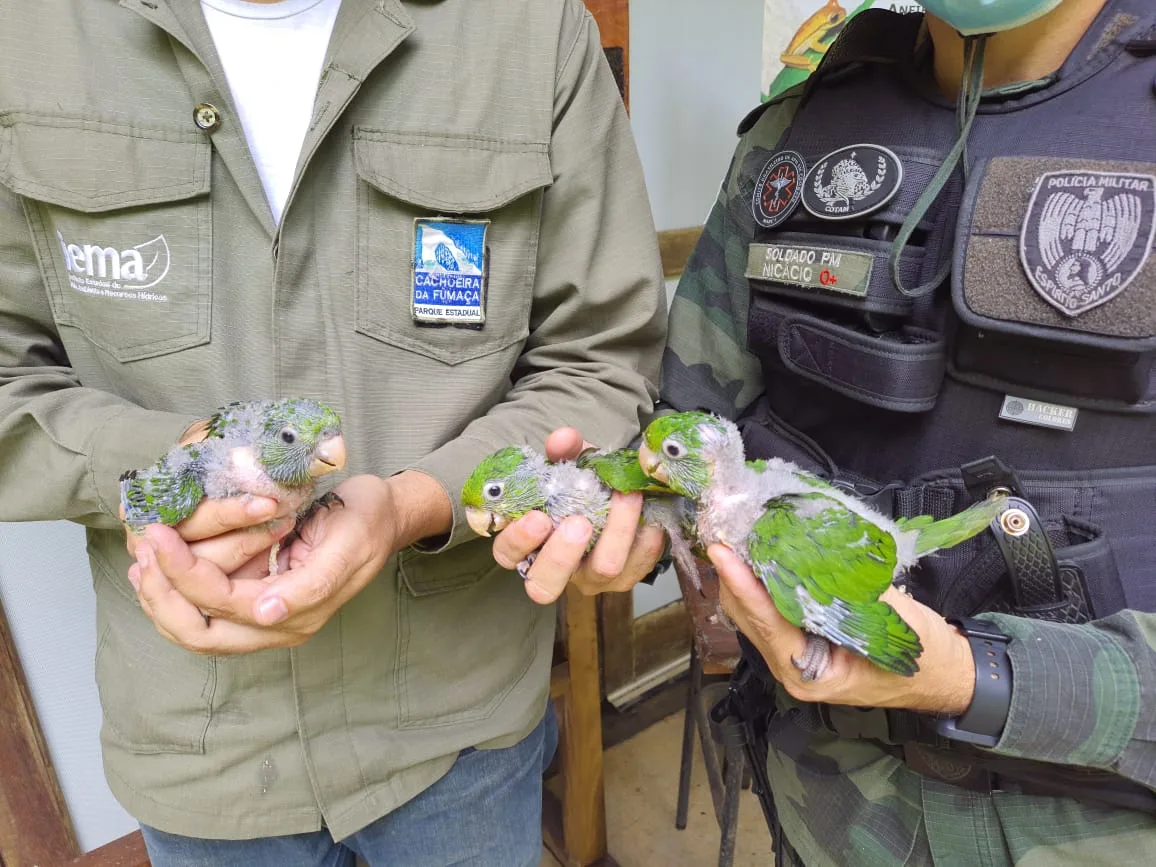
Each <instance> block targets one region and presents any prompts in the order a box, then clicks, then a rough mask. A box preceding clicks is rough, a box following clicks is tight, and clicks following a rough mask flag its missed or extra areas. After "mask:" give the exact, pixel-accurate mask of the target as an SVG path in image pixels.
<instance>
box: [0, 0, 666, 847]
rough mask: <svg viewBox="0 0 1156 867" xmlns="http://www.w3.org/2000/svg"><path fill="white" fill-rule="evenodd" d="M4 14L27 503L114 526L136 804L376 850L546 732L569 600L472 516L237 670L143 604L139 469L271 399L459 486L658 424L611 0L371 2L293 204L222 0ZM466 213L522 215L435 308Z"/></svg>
mask: <svg viewBox="0 0 1156 867" xmlns="http://www.w3.org/2000/svg"><path fill="white" fill-rule="evenodd" d="M0 21H3V22H4V23H3V26H2V27H0V520H4V521H14V520H45V519H70V520H73V521H77V522H80V523H82V524H85V525H86V526H87V527H88V528H89V532H88V550H89V554H90V556H91V562H92V566H93V575H94V583H95V588H96V599H97V618H98V636H99V645H98V650H97V660H96V669H97V671H96V675H97V682H98V686H99V689H100V696H101V702H102V706H103V710H104V725H103V729H102V742H103V747H104V758H105V766H106V770H107V774H108V779H109V781H110V784H111V786H112V789H113V791H114V793H115V794H116V796H117V797H118V798H119V799H120V801H121V802H122V803H123V804H124V806H125V807H126V808H127V809H128V810H129V812H131V813H132V814H133V815H134V816H135V817H136V818H138V819H139V820H140V821H142V822H145V823H147V824H150V825H153V826H156V827H159V828H161V829H163V830H166V831H169V832H173V833H179V834H185V835H192V836H202V837H223V838H230V837H252V836H266V835H275V834H290V833H297V832H304V831H310V830H315V829H318V828H320V827H322V826H323V825H324V826H327V827H328V828H329V829H330V830H331V831H332V833H333V834H334V835H335V836H336V837H337V838H341V837H343V836H346V835H348V834H350V833H352V832H354V831H356V830H357V829H359V828H360V827H362V826H364V825H366V824H367V823H369V822H371V821H373V820H374V819H376V818H378V817H380V816H382V815H384V814H385V813H387V812H389V811H390V810H392V809H393V808H395V807H397V806H398V805H399V804H401V803H402V802H404V801H405V800H407V799H409V798H411V797H413V796H414V795H415V794H417V793H418V792H420V791H421V790H422V789H424V788H425V787H427V786H429V785H430V784H431V783H432V782H434V781H435V780H436V779H438V778H439V777H440V776H441V775H442V774H444V773H445V772H446V770H447V769H448V768H449V767H450V766H451V764H452V763H453V760H454V758H455V756H456V753H457V751H458V750H460V749H461V748H464V747H466V746H469V745H482V746H500V745H504V744H509V743H512V742H513V741H515V740H516V739H518V738H520V737H521V736H522V735H524V734H525V733H526V732H528V731H529V730H530V729H531V728H532V727H533V726H534V725H535V724H536V723H537V721H538V720H539V719H540V718H541V714H542V710H543V707H544V704H545V701H546V694H547V687H548V671H549V666H550V661H551V660H550V657H551V646H552V638H553V626H554V614H553V609H552V608H549V607H539V606H536V605H534V604H533V603H531V602H530V601H529V600H528V599H527V597H526V594H525V592H524V590H523V588H522V582H521V581H520V580H519V579H518V578H517V577H516V576H515V575H512V574H511V573H508V572H505V571H503V570H501V569H500V568H498V567H497V566H496V565H495V564H494V562H493V560H492V558H491V556H490V548H489V543H488V542H487V541H485V540H480V539H476V538H475V537H473V535H472V534H471V532H470V531H469V528H468V526H467V525H466V523H465V521H464V517H463V515H462V514H461V512H460V509H458V511H456V513H455V522H454V528H453V531H452V533H451V534H450V537H449V538H448V539H447V540H445V541H444V545H441V547H440V548H439V549H438V550H437V551H436V552H429V553H427V552H419V551H416V550H407V551H405V552H402V553H401V554H400V555H399V556H397V557H394V558H392V559H391V560H390V561H389V563H388V564H387V566H386V567H385V569H384V570H383V571H382V574H381V575H380V576H378V578H377V579H376V580H375V581H374V582H372V583H371V584H370V586H369V587H367V588H366V589H365V590H364V591H363V592H362V593H361V594H360V595H359V596H358V597H357V598H356V599H354V600H353V601H352V602H350V603H349V604H347V605H346V606H345V607H344V609H342V610H341V611H340V612H339V613H338V614H337V615H336V616H335V617H334V618H333V619H332V621H331V622H330V623H329V624H328V625H327V626H326V627H325V628H324V629H323V630H322V631H321V632H320V633H319V634H317V635H316V636H315V637H314V638H312V639H311V640H310V641H308V642H307V643H306V644H304V645H302V646H301V647H298V648H296V649H294V650H289V651H284V650H271V651H264V652H260V653H254V654H250V655H245V656H237V657H227V658H226V657H221V658H212V657H203V656H197V655H194V654H191V653H188V652H186V651H184V650H182V649H180V648H178V647H176V646H174V645H173V644H170V643H168V642H167V641H166V640H164V639H163V638H161V637H160V636H159V635H158V633H157V632H156V630H155V628H154V627H153V625H152V624H151V622H150V621H149V620H148V619H147V617H146V616H145V615H144V614H143V613H142V611H141V610H140V607H139V605H138V604H137V601H136V597H135V594H134V593H133V591H132V589H131V587H130V586H129V584H128V582H127V579H126V576H125V573H126V570H127V568H128V566H129V562H128V559H127V555H126V554H125V552H124V545H123V536H122V533H121V531H120V529H119V524H118V521H117V518H116V512H117V502H118V486H117V477H118V476H119V475H120V473H121V472H122V471H123V470H125V469H127V468H130V467H136V466H142V465H145V464H147V463H149V462H151V461H152V460H154V459H155V458H156V457H158V456H159V454H160V453H161V452H162V451H163V450H164V449H165V448H167V447H168V446H169V445H170V444H171V443H172V442H173V441H174V439H175V438H176V437H177V436H178V435H179V433H180V431H181V430H182V429H183V428H184V427H185V426H186V425H187V424H188V423H189V422H190V421H191V420H192V419H193V418H195V417H200V416H203V415H205V414H206V413H207V412H209V411H211V410H212V409H213V408H215V407H216V406H219V405H220V404H222V403H224V402H226V401H228V400H233V399H240V398H256V397H280V396H289V395H301V396H306V397H312V398H316V399H320V400H324V401H326V402H327V403H329V404H331V405H332V406H334V408H336V409H337V410H338V411H339V412H340V413H341V414H342V416H343V419H344V422H345V429H346V441H347V445H348V450H349V455H350V466H349V471H350V472H353V473H364V472H373V473H379V474H388V473H393V472H396V471H398V470H401V469H405V468H416V469H419V470H422V471H424V472H426V473H428V474H430V475H431V476H433V477H434V478H436V479H438V480H439V481H440V482H441V484H443V485H444V487H445V489H446V491H447V493H448V494H449V495H450V498H451V500H452V501H454V502H455V504H456V503H457V500H458V493H459V490H460V486H461V484H462V482H463V481H464V478H465V476H466V475H467V474H468V472H469V470H470V469H471V468H472V466H473V465H474V464H475V463H476V462H477V461H478V460H480V459H481V458H482V457H483V456H484V455H486V454H488V453H489V452H491V451H493V450H495V449H497V448H499V447H501V446H503V445H506V444H509V443H511V442H529V443H533V444H537V445H538V446H540V445H541V442H542V440H543V438H544V437H545V435H546V434H547V433H548V432H549V431H550V430H552V429H553V428H555V427H557V426H559V425H564V424H572V425H575V426H578V427H579V428H580V429H581V430H582V431H583V433H584V434H585V435H586V437H587V438H588V439H589V440H591V441H594V442H598V443H601V444H605V445H607V446H618V445H622V444H624V443H626V442H627V441H628V440H629V439H630V437H631V435H632V434H634V433H635V432H636V431H637V429H638V419H639V414H640V413H641V412H645V411H649V409H650V407H651V404H652V400H653V398H654V396H655V387H654V382H655V380H656V378H657V371H658V365H659V359H660V355H661V347H662V341H663V338H664V327H665V326H664V320H665V315H664V313H665V311H664V296H663V290H662V275H661V269H660V267H659V262H658V254H657V247H656V243H655V236H654V226H653V223H652V221H651V217H650V213H649V209H648V204H647V196H646V191H645V188H644V185H643V180H642V173H641V170H640V167H639V163H638V158H637V154H636V152H635V148H634V145H633V142H632V140H631V136H630V131H629V123H628V120H627V117H626V114H625V111H624V109H623V106H622V103H621V99H620V97H619V94H618V91H617V89H616V86H615V83H614V81H613V78H612V75H611V73H610V71H609V68H608V66H607V64H606V62H605V59H604V57H603V54H602V51H601V47H600V45H599V40H598V34H597V31H596V28H595V26H594V24H593V21H592V19H591V18H590V17H589V15H588V13H587V12H586V10H585V8H584V7H583V6H582V4H581V3H579V2H577V0H469V2H461V0H443V2H413V3H408V2H406V3H403V2H400V0H345V2H344V3H343V5H342V8H341V11H340V14H339V16H338V20H337V23H336V25H335V28H334V33H333V36H332V39H331V43H330V46H329V51H328V55H327V58H326V61H325V64H324V69H323V73H322V77H321V81H320V84H319V87H318V90H317V94H316V102H315V109H314V114H313V118H312V122H311V125H310V128H309V131H308V133H307V136H306V139H305V142H304V146H303V149H302V153H301V157H300V161H299V163H298V167H297V173H296V178H295V181H294V184H293V189H292V193H291V195H290V198H289V201H288V203H287V206H286V209H285V212H284V215H283V218H282V221H281V223H280V225H274V223H273V220H272V217H271V213H270V210H269V206H268V204H267V201H266V199H265V196H264V192H263V189H262V186H261V182H260V179H259V177H258V174H257V171H256V168H255V165H254V162H253V159H252V157H251V155H250V153H249V151H248V148H247V145H246V141H245V137H244V132H243V130H242V127H241V123H240V120H239V118H238V116H237V114H236V111H235V110H234V107H233V105H232V102H231V99H230V95H229V92H228V88H227V85H226V82H225V76H224V74H223V72H222V70H221V67H220V63H219V61H218V59H217V57H216V54H215V52H214V50H213V46H212V40H211V37H210V35H209V32H208V29H207V27H206V26H205V23H204V21H203V19H202V17H201V13H200V4H198V3H193V2H184V0H120V2H117V0H84V2H80V0H73V2H68V0H43V2H38V3H27V2H23V0H0ZM198 106H212V107H213V108H215V109H216V111H217V113H218V117H217V120H218V121H219V122H218V123H213V124H206V123H203V122H202V123H200V124H198V118H200V119H202V121H203V118H204V117H206V116H207V115H206V113H205V109H203V108H202V110H201V111H200V112H199V113H198V111H197V107H198ZM202 127H203V128H202ZM437 217H442V218H446V217H448V218H461V219H470V220H488V221H489V223H488V225H487V229H486V247H487V250H488V256H487V264H486V281H485V323H484V325H482V326H481V327H476V328H461V327H453V326H442V327H428V326H421V325H419V324H418V323H416V322H415V320H414V315H413V310H412V305H413V302H414V293H413V287H414V244H415V220H420V219H423V218H437ZM456 508H457V507H456Z"/></svg>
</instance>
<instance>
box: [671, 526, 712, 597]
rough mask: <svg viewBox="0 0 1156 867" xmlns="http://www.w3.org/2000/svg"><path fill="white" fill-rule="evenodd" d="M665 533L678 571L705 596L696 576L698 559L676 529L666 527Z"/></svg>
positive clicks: (700, 582)
mask: <svg viewBox="0 0 1156 867" xmlns="http://www.w3.org/2000/svg"><path fill="white" fill-rule="evenodd" d="M666 535H667V538H668V539H670V553H671V556H672V557H673V558H674V562H675V565H676V566H677V567H678V571H680V572H682V573H683V574H684V575H686V577H687V578H689V579H690V583H691V584H693V585H694V589H695V590H697V591H698V592H699V595H700V596H706V594H705V593H703V591H702V581H701V580H699V577H698V560H697V559H696V558H695V556H694V552H693V551H692V550H691V548H690V545H689V544H688V543H687V541H686V539H685V538H684V537H683V535H682V533H681V532H679V531H678V530H670V529H669V528H668V529H667V531H666Z"/></svg>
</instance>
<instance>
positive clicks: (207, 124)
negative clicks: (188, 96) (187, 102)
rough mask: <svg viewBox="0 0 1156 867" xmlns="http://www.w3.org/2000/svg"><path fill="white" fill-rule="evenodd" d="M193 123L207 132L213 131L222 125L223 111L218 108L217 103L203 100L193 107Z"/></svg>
mask: <svg viewBox="0 0 1156 867" xmlns="http://www.w3.org/2000/svg"><path fill="white" fill-rule="evenodd" d="M193 123H195V124H196V125H197V127H198V128H199V129H203V130H204V131H205V132H213V131H214V130H215V129H216V128H217V127H219V126H220V125H221V112H220V111H218V110H217V107H216V106H215V105H210V104H209V103H207V102H202V103H201V104H200V105H198V106H197V107H196V108H195V109H193Z"/></svg>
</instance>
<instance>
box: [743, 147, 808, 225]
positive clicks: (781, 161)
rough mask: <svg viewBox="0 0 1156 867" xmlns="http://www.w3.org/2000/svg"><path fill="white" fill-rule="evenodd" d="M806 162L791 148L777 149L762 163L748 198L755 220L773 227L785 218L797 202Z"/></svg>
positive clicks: (792, 210) (800, 193)
mask: <svg viewBox="0 0 1156 867" xmlns="http://www.w3.org/2000/svg"><path fill="white" fill-rule="evenodd" d="M806 173H807V166H806V163H804V162H803V158H802V157H801V156H800V155H799V154H797V153H795V152H794V151H779V152H778V153H777V154H775V155H774V156H773V157H771V158H770V159H769V160H767V163H766V165H764V166H763V170H762V171H761V172H759V179H758V180H757V181H756V182H755V191H754V195H753V197H752V199H751V211H752V213H753V214H754V216H755V222H756V223H758V224H759V225H760V226H762V227H763V228H764V229H773V228H774V227H775V226H778V225H780V224H781V223H784V222H786V220H787V219H788V218H789V217H790V216H791V214H793V213H794V212H795V208H797V207H798V206H799V199H800V197H801V196H802V191H803V183H802V181H803V177H804V175H806Z"/></svg>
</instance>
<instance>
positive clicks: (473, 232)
mask: <svg viewBox="0 0 1156 867" xmlns="http://www.w3.org/2000/svg"><path fill="white" fill-rule="evenodd" d="M489 225H490V221H489V220H451V219H435V218H418V219H416V220H414V221H413V300H412V304H411V310H412V312H413V321H414V322H417V323H419V324H423V325H430V324H435V323H436V324H451V325H468V326H479V325H482V324H483V323H484V322H485V321H486V283H487V278H488V277H489V252H488V248H487V247H486V230H487V229H488V228H489Z"/></svg>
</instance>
